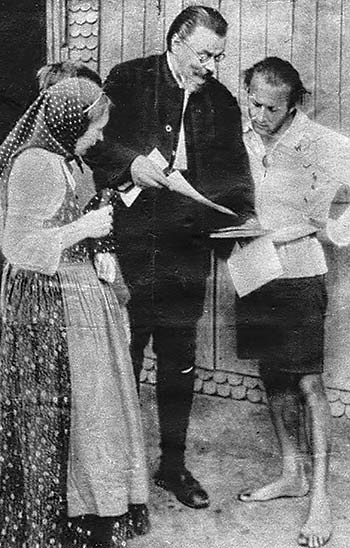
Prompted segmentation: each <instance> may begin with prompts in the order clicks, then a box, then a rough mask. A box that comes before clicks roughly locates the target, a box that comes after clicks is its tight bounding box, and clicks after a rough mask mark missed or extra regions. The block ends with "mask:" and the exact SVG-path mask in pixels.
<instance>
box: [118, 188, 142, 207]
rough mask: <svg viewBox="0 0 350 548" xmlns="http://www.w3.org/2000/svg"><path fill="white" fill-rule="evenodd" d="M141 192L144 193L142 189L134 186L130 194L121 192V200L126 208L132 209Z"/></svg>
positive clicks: (129, 191)
mask: <svg viewBox="0 0 350 548" xmlns="http://www.w3.org/2000/svg"><path fill="white" fill-rule="evenodd" d="M140 192H142V188H141V187H139V186H133V187H132V188H131V189H130V190H128V192H121V193H120V198H121V199H122V200H123V202H124V204H125V205H126V207H131V206H132V204H133V203H134V201H135V200H136V198H137V197H138V195H139V194H140Z"/></svg>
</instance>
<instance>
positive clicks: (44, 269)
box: [3, 149, 66, 275]
mask: <svg viewBox="0 0 350 548" xmlns="http://www.w3.org/2000/svg"><path fill="white" fill-rule="evenodd" d="M65 192H66V181H65V178H64V175H63V170H62V168H61V165H60V161H59V159H58V158H57V157H56V156H55V155H53V154H52V153H49V152H47V151H44V150H41V149H28V150H26V151H24V152H23V153H22V154H21V155H20V156H19V157H18V158H17V159H16V160H15V162H14V165H13V167H12V170H11V173H10V177H9V182H8V209H7V214H6V219H5V229H4V240H3V253H4V255H5V257H6V259H7V260H8V262H9V263H11V264H13V265H16V266H18V267H20V268H25V269H29V270H35V271H38V272H41V273H43V274H49V275H52V274H54V273H55V272H56V270H57V268H58V265H59V261H60V256H61V252H62V242H61V237H60V231H59V229H58V228H45V227H44V222H45V220H48V219H50V218H52V216H53V215H54V214H55V213H56V212H57V210H58V209H59V207H60V206H61V204H62V202H63V199H64V196H65Z"/></svg>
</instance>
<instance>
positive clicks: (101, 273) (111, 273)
mask: <svg viewBox="0 0 350 548" xmlns="http://www.w3.org/2000/svg"><path fill="white" fill-rule="evenodd" d="M94 266H95V269H96V273H97V277H98V278H100V280H104V281H105V282H109V283H111V284H112V283H113V282H114V280H115V276H116V262H115V258H114V257H113V255H111V253H96V255H95V259H94Z"/></svg>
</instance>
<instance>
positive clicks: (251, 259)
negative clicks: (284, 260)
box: [227, 236, 283, 297]
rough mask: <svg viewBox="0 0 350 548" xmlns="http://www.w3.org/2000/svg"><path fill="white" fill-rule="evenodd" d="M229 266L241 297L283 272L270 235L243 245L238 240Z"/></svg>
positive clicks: (228, 263)
mask: <svg viewBox="0 0 350 548" xmlns="http://www.w3.org/2000/svg"><path fill="white" fill-rule="evenodd" d="M227 266H228V270H229V273H230V275H231V278H232V282H233V285H234V287H235V289H236V291H237V293H238V295H239V297H244V295H248V293H251V292H252V291H255V289H258V288H259V287H261V286H262V285H265V284H266V283H268V282H270V281H271V280H274V279H276V278H279V276H281V275H282V274H283V269H282V266H281V263H280V261H279V258H278V255H277V252H276V249H275V246H274V245H273V243H272V240H271V237H270V236H262V237H260V238H255V239H254V240H253V241H251V242H249V243H244V244H243V246H240V245H239V243H238V242H237V243H236V245H235V247H234V248H233V251H232V253H231V255H230V257H229V258H228V260H227Z"/></svg>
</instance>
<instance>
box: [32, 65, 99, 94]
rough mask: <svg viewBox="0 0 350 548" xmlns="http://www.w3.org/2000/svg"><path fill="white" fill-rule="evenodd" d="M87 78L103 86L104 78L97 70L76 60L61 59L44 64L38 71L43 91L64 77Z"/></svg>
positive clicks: (40, 87)
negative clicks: (57, 61) (102, 78)
mask: <svg viewBox="0 0 350 548" xmlns="http://www.w3.org/2000/svg"><path fill="white" fill-rule="evenodd" d="M74 77H77V78H86V79H88V80H91V82H94V83H95V84H97V85H98V86H99V87H101V86H102V80H101V78H100V76H99V74H97V72H96V71H95V70H93V69H91V68H90V67H88V66H87V65H84V64H83V63H80V62H74V61H70V60H67V61H61V62H59V63H51V64H48V65H44V66H43V67H41V68H40V69H39V70H38V72H37V78H38V82H39V89H40V91H43V90H44V89H48V88H49V87H50V86H53V85H54V84H57V82H59V81H60V80H63V79H64V78H74Z"/></svg>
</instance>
